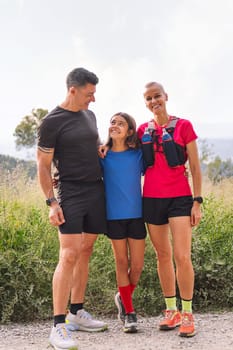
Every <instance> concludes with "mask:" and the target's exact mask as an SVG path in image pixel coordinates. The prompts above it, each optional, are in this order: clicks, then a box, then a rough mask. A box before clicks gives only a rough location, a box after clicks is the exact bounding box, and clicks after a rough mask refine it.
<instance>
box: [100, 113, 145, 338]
mask: <svg viewBox="0 0 233 350" xmlns="http://www.w3.org/2000/svg"><path fill="white" fill-rule="evenodd" d="M106 146H107V148H108V149H109V150H108V152H107V154H106V156H105V158H103V159H100V162H101V166H102V169H103V179H104V186H105V196H106V211H107V232H108V233H107V236H108V237H109V238H110V239H111V243H112V249H113V253H114V258H115V263H116V280H117V286H118V291H119V292H118V293H117V294H116V296H115V303H116V305H117V307H118V311H119V314H118V318H119V319H120V320H121V321H123V323H124V332H126V333H134V332H137V317H136V313H135V310H134V306H133V302H132V295H133V292H134V290H135V288H136V286H137V283H138V281H139V278H140V275H141V272H142V269H143V264H144V250H145V237H146V229H145V225H144V221H143V219H142V196H141V175H142V174H143V158H142V151H141V149H140V148H139V146H140V143H139V139H138V137H137V132H136V123H135V120H134V119H133V118H132V117H131V116H130V115H128V114H127V113H122V112H119V113H116V114H115V115H114V116H113V117H112V118H111V120H110V127H109V138H108V141H107V144H106Z"/></svg>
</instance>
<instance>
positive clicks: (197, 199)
mask: <svg viewBox="0 0 233 350" xmlns="http://www.w3.org/2000/svg"><path fill="white" fill-rule="evenodd" d="M193 201H196V202H197V203H199V204H201V203H203V198H202V197H201V196H198V197H194V198H193Z"/></svg>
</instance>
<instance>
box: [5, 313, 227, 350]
mask: <svg viewBox="0 0 233 350" xmlns="http://www.w3.org/2000/svg"><path fill="white" fill-rule="evenodd" d="M194 316H195V321H196V330H197V333H196V335H195V337H193V338H190V339H186V338H181V337H179V336H178V329H176V330H173V331H168V332H166V331H159V330H158V322H159V319H160V317H150V318H142V317H138V329H139V331H138V333H136V334H125V333H123V332H122V326H121V324H120V323H119V321H118V320H115V319H114V320H113V319H106V322H108V324H109V329H108V330H107V331H105V332H101V333H87V332H74V337H75V338H77V340H78V344H79V350H92V349H93V350H116V349H120V350H152V349H153V350H170V349H172V350H178V349H179V350H182V349H188V350H189V349H191V350H194V349H195V350H202V349H203V350H204V349H205V350H222V349H224V350H233V327H232V324H233V322H232V321H233V312H224V313H219V314H217V313H212V314H195V315H194ZM50 328H51V322H43V323H33V324H26V325H23V324H11V325H7V326H0V349H5V350H6V349H9V350H29V349H30V350H42V349H43V350H45V349H48V350H49V349H51V350H52V348H51V347H50V346H49V344H48V335H49V332H50Z"/></svg>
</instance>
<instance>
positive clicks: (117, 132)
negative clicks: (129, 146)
mask: <svg viewBox="0 0 233 350" xmlns="http://www.w3.org/2000/svg"><path fill="white" fill-rule="evenodd" d="M129 135H130V133H129V125H128V123H127V121H126V120H125V118H124V117H122V116H120V115H114V116H113V117H112V119H111V120H110V127H109V136H110V137H111V138H112V139H113V140H114V139H118V140H119V139H124V140H126V138H127V137H128V136H129Z"/></svg>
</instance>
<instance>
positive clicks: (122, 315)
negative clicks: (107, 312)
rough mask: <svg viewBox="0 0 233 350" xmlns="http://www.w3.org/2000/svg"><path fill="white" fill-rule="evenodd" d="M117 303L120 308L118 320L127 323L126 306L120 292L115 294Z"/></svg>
mask: <svg viewBox="0 0 233 350" xmlns="http://www.w3.org/2000/svg"><path fill="white" fill-rule="evenodd" d="M115 304H116V307H117V308H118V320H119V321H121V322H122V323H123V324H125V308H124V305H123V303H122V301H121V296H120V293H119V292H118V293H116V295H115Z"/></svg>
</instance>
